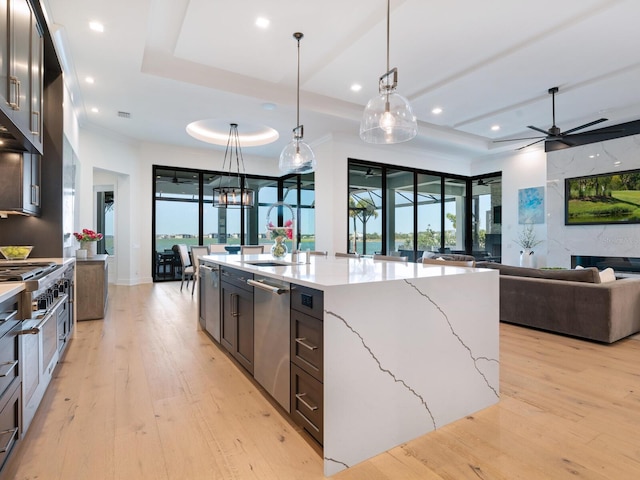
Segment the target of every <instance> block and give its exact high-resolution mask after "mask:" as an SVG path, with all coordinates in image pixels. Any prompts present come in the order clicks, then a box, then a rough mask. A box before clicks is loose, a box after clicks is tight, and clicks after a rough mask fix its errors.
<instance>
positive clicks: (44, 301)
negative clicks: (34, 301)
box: [38, 295, 49, 310]
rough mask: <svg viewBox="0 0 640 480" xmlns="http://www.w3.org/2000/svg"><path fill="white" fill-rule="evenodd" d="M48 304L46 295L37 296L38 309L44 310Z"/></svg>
mask: <svg viewBox="0 0 640 480" xmlns="http://www.w3.org/2000/svg"><path fill="white" fill-rule="evenodd" d="M48 306H49V302H48V299H47V296H46V295H42V296H41V297H38V310H46V309H47V307H48Z"/></svg>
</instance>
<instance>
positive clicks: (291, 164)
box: [278, 32, 316, 174]
mask: <svg viewBox="0 0 640 480" xmlns="http://www.w3.org/2000/svg"><path fill="white" fill-rule="evenodd" d="M302 37H304V35H303V34H302V33H300V32H296V33H294V34H293V38H295V39H296V40H297V41H298V84H297V89H296V91H297V96H296V124H297V127H296V128H294V129H293V138H292V139H291V141H290V142H289V143H288V144H287V145H286V146H285V147H284V149H283V150H282V153H280V161H279V162H278V168H279V169H280V171H281V172H282V173H285V174H288V173H310V172H313V171H314V170H315V168H316V156H315V155H314V154H313V150H311V147H310V146H309V145H308V144H307V143H306V142H305V141H304V140H303V137H304V126H303V125H300V40H301V39H302Z"/></svg>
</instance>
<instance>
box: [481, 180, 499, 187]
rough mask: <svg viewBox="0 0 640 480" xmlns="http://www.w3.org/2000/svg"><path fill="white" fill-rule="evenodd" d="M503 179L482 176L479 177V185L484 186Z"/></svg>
mask: <svg viewBox="0 0 640 480" xmlns="http://www.w3.org/2000/svg"><path fill="white" fill-rule="evenodd" d="M501 181H502V179H501V178H480V179H478V183H477V186H478V187H484V186H487V185H491V184H492V183H495V182H501Z"/></svg>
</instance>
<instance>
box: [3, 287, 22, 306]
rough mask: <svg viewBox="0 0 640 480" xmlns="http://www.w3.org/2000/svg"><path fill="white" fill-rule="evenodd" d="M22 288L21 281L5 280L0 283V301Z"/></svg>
mask: <svg viewBox="0 0 640 480" xmlns="http://www.w3.org/2000/svg"><path fill="white" fill-rule="evenodd" d="M23 290H24V283H22V282H7V283H3V284H0V302H3V301H5V300H7V299H8V298H11V297H12V296H14V295H15V294H17V293H20V292H21V291H23Z"/></svg>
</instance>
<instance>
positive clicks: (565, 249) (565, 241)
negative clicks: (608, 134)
mask: <svg viewBox="0 0 640 480" xmlns="http://www.w3.org/2000/svg"><path fill="white" fill-rule="evenodd" d="M637 168H640V135H634V136H628V137H624V138H619V139H616V140H609V141H606V142H600V143H593V144H590V145H584V146H580V147H573V148H569V149H566V150H560V151H557V152H551V153H549V154H548V162H547V179H548V187H547V192H548V195H547V198H548V202H547V204H548V216H547V220H548V236H549V243H548V258H549V264H550V265H554V266H559V267H570V266H571V255H595V256H615V257H618V256H622V257H627V256H628V257H640V225H637V224H636V225H633V224H631V225H565V224H564V208H565V195H564V194H565V191H564V180H565V178H571V177H581V176H585V175H594V174H598V173H611V172H618V171H624V170H633V169H637Z"/></svg>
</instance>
